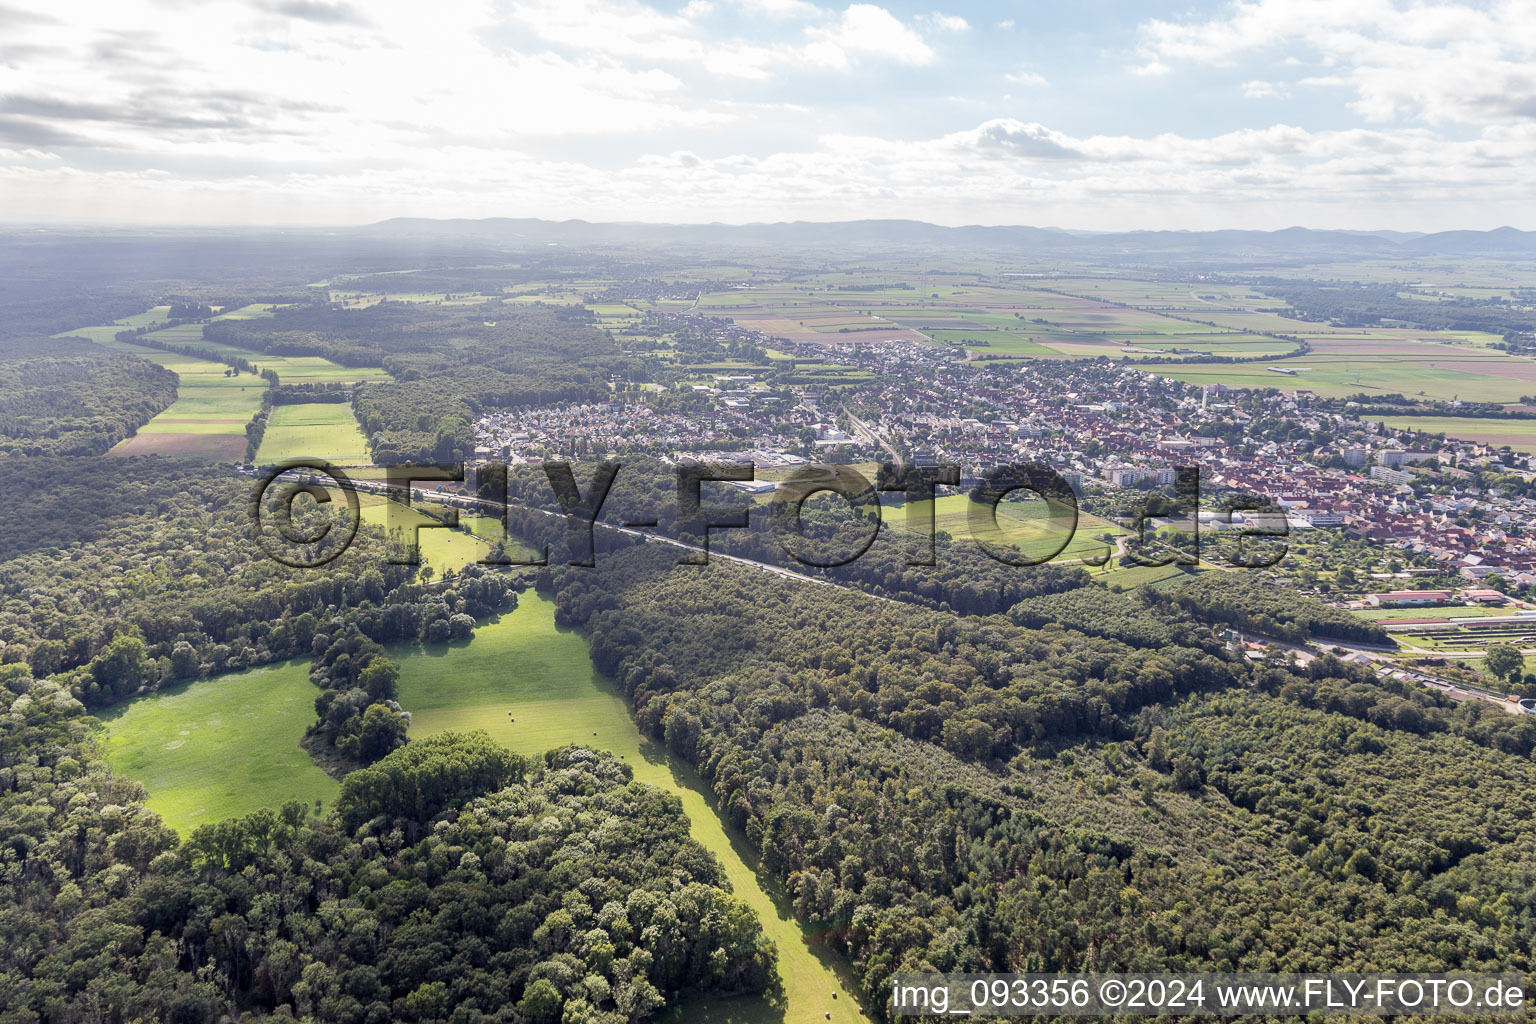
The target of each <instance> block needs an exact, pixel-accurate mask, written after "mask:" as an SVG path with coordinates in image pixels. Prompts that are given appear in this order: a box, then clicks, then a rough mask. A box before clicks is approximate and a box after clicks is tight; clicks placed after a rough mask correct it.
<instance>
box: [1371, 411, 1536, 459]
mask: <svg viewBox="0 0 1536 1024" xmlns="http://www.w3.org/2000/svg"><path fill="white" fill-rule="evenodd" d="M1373 419H1375V420H1376V422H1378V423H1381V424H1384V425H1385V426H1388V427H1391V428H1393V429H1394V430H1419V431H1423V432H1424V433H1427V434H1444V435H1445V436H1446V437H1451V438H1456V439H1458V440H1462V441H1475V442H1477V443H1478V444H1487V445H1492V446H1494V447H1496V448H1502V447H1504V446H1506V445H1507V446H1509V447H1510V448H1513V449H1514V450H1515V451H1517V452H1536V420H1524V419H1486V418H1482V417H1472V416H1384V417H1373Z"/></svg>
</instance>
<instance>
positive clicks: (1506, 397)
mask: <svg viewBox="0 0 1536 1024" xmlns="http://www.w3.org/2000/svg"><path fill="white" fill-rule="evenodd" d="M1270 365H1274V366H1283V367H1286V368H1287V369H1292V370H1294V371H1295V372H1294V373H1290V374H1281V373H1275V372H1274V371H1272V370H1270V369H1268V366H1270ZM1156 372H1157V373H1158V374H1159V375H1161V376H1164V377H1170V378H1172V379H1174V380H1182V381H1187V382H1189V383H1191V384H1223V385H1225V386H1227V387H1230V388H1280V389H1283V390H1286V391H1295V390H1303V391H1310V392H1312V393H1313V394H1316V395H1319V396H1321V397H1323V398H1347V397H1349V396H1351V395H1357V394H1365V395H1375V394H1379V395H1387V394H1400V395H1406V396H1408V397H1410V398H1428V399H1435V400H1439V401H1452V400H1454V399H1458V398H1459V399H1462V400H1464V401H1474V402H1504V403H1512V402H1518V401H1519V400H1520V397H1521V396H1522V395H1526V394H1530V393H1531V392H1532V391H1533V390H1536V388H1533V383H1536V361H1533V360H1529V359H1519V358H1517V357H1514V356H1506V355H1502V354H1490V355H1487V356H1483V357H1477V358H1464V357H1457V358H1455V359H1445V358H1437V359H1425V360H1424V361H1422V362H1421V361H1415V360H1414V358H1413V356H1411V355H1408V356H1405V354H1404V353H1402V352H1401V351H1399V352H1398V353H1397V354H1395V355H1394V354H1393V353H1392V352H1389V351H1386V350H1385V349H1384V350H1383V351H1381V352H1380V353H1379V354H1374V355H1328V354H1324V353H1323V352H1321V351H1320V350H1319V349H1314V350H1313V351H1312V352H1310V353H1308V354H1307V355H1305V356H1300V357H1296V358H1293V359H1290V360H1287V361H1285V362H1276V363H1273V364H1266V363H1263V362H1255V363H1237V364H1231V363H1198V362H1196V363H1181V364H1179V365H1177V366H1159V367H1157V369H1156ZM1527 377H1530V379H1526V378H1527ZM1490 422H1497V421H1490Z"/></svg>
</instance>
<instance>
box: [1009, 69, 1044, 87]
mask: <svg viewBox="0 0 1536 1024" xmlns="http://www.w3.org/2000/svg"><path fill="white" fill-rule="evenodd" d="M1003 81H1005V82H1012V83H1013V84H1014V85H1028V86H1037V85H1045V84H1047V83H1046V80H1045V76H1044V75H1042V74H1040V73H1039V72H1036V71H1010V72H1008V73H1007V74H1005V75H1003Z"/></svg>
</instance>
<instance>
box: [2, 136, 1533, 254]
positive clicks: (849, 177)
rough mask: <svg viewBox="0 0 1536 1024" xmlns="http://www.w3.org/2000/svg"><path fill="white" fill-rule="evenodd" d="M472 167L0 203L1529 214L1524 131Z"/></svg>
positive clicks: (949, 141)
mask: <svg viewBox="0 0 1536 1024" xmlns="http://www.w3.org/2000/svg"><path fill="white" fill-rule="evenodd" d="M486 157H487V153H486V150H485V149H484V148H482V147H480V146H478V145H447V146H445V147H443V148H441V149H440V150H432V151H425V150H417V151H416V159H415V160H414V161H412V162H411V163H409V164H401V163H395V162H393V161H390V160H378V161H374V162H373V163H371V164H370V165H369V166H366V167H363V168H361V169H355V170H347V171H345V172H343V171H341V170H336V169H331V170H327V169H324V168H301V167H291V168H286V169H284V170H282V171H280V172H279V173H275V174H269V175H257V174H251V175H244V176H233V177H228V178H222V179H208V178H198V177H195V176H184V175H178V174H172V173H167V172H164V171H160V172H155V171H152V170H149V169H141V170H134V171H84V170H81V169H79V168H73V167H59V166H56V165H55V166H51V167H50V166H47V165H44V164H41V163H37V162H34V163H31V164H20V163H3V162H0V195H5V196H6V197H7V203H8V204H15V206H14V207H13V209H19V210H28V211H36V210H39V209H48V208H49V207H48V204H56V203H57V201H58V200H57V196H58V195H60V194H61V192H63V191H66V190H67V191H68V192H69V193H70V195H71V196H72V197H73V199H72V202H73V203H74V205H73V206H72V207H71V209H74V210H89V209H92V208H94V206H93V204H97V203H99V204H101V205H102V206H103V207H110V208H112V209H115V210H117V211H119V214H118V215H119V217H120V216H121V215H122V214H121V211H123V210H131V211H133V213H135V214H138V215H141V216H144V217H145V218H147V219H157V218H160V217H166V216H170V217H172V218H174V219H187V218H190V217H197V216H202V217H207V216H209V215H210V214H211V212H214V211H220V210H222V211H226V212H225V213H224V217H225V218H227V217H228V213H227V211H228V210H231V209H238V210H242V211H251V210H259V211H262V212H263V214H264V215H266V216H267V217H274V216H275V213H274V211H288V217H289V219H307V220H317V221H320V222H332V223H334V222H336V221H337V220H348V219H350V220H362V221H366V220H375V219H378V218H381V217H384V216H389V215H393V214H397V213H412V214H417V215H427V216H432V215H436V216H489V215H495V214H503V215H538V216H550V217H585V218H588V219H637V220H663V221H664V220H686V221H700V220H715V219H718V220H725V221H734V222H741V221H747V220H778V219H792V218H806V219H843V218H848V217H860V216H876V217H878V216H918V217H923V218H926V219H933V220H938V221H941V222H948V223H975V222H978V221H982V222H990V223H1042V222H1049V221H1053V220H1066V221H1069V222H1071V223H1074V224H1079V225H1083V226H1088V227H1113V228H1127V227H1193V226H1230V225H1231V224H1232V223H1234V222H1242V223H1247V224H1250V225H1255V226H1271V227H1280V226H1286V224H1289V223H1295V222H1298V221H1300V222H1307V221H1310V222H1312V223H1320V224H1325V225H1329V226H1352V227H1379V226H1381V223H1382V221H1381V219H1380V214H1379V212H1373V211H1379V210H1381V209H1382V208H1384V206H1389V207H1390V209H1391V210H1392V211H1393V220H1392V222H1393V223H1394V224H1423V223H1425V220H1424V219H1423V218H1421V217H1419V216H1417V213H1418V211H1425V217H1440V218H1445V217H1447V216H1456V217H1458V219H1459V221H1460V223H1461V224H1463V225H1466V224H1476V225H1478V226H1495V225H1496V224H1497V223H1498V222H1500V221H1501V220H1508V219H1509V214H1510V211H1511V210H1515V209H1519V208H1520V207H1521V204H1522V203H1527V202H1528V200H1529V198H1530V193H1531V186H1530V184H1529V183H1528V182H1527V180H1526V178H1527V175H1526V174H1525V170H1524V169H1525V168H1526V167H1528V166H1529V165H1530V163H1531V161H1532V160H1533V159H1536V126H1533V125H1518V126H1507V127H1504V128H1500V129H1496V130H1490V131H1488V132H1485V133H1483V134H1482V135H1481V136H1479V137H1477V138H1475V139H1471V140H1466V141H1449V142H1448V141H1446V140H1443V139H1438V138H1437V137H1435V136H1434V135H1433V134H1431V133H1430V130H1429V129H1427V128H1397V129H1391V130H1365V129H1355V130H1350V131H1337V132H1309V131H1306V130H1304V129H1302V128H1298V127H1295V126H1290V125H1273V126H1270V127H1268V128H1261V129H1248V130H1243V131H1237V132H1230V133H1225V134H1222V135H1217V136H1210V137H1198V136H1184V135H1175V134H1161V135H1156V136H1152V137H1134V136H1082V137H1078V136H1073V135H1070V134H1068V133H1065V132H1061V131H1058V130H1056V129H1053V128H1050V127H1048V126H1045V125H1041V124H1037V123H1031V122H1020V121H1016V120H1012V119H997V120H993V121H988V122H984V123H982V124H980V125H978V126H976V127H975V128H970V129H966V130H962V131H957V132H951V133H948V134H944V135H939V136H935V137H932V138H926V139H918V140H915V141H903V140H899V139H892V138H886V137H881V136H868V137H855V136H849V135H826V136H823V137H821V138H819V139H817V140H816V142H815V144H814V145H810V146H807V147H804V148H800V149H790V150H784V151H780V152H775V153H770V154H768V155H752V154H747V153H740V152H737V153H730V154H727V155H722V156H713V157H711V156H708V155H706V154H702V153H701V152H700V151H698V150H697V149H691V148H678V149H669V150H666V151H663V152H657V153H654V154H651V155H646V156H641V157H639V158H636V159H634V160H631V161H629V162H626V163H623V164H622V165H620V166H617V167H613V168H603V169H599V168H597V167H593V166H590V165H588V164H584V163H582V162H580V161H575V160H560V159H552V158H548V157H539V156H537V155H534V154H532V153H529V152H525V151H520V150H515V149H513V150H506V151H503V152H500V153H499V154H498V155H497V157H496V158H495V159H487V158H486ZM983 210H984V211H985V214H984V215H982V216H978V211H983ZM338 211H339V212H338ZM1444 211H1452V213H1449V214H1448V213H1446V212H1444ZM278 219H281V218H278ZM1445 226H1448V225H1445Z"/></svg>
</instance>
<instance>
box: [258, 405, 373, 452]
mask: <svg viewBox="0 0 1536 1024" xmlns="http://www.w3.org/2000/svg"><path fill="white" fill-rule="evenodd" d="M299 458H308V459H325V460H327V461H329V462H333V463H335V464H336V465H339V466H355V465H365V464H367V463H368V461H369V455H368V439H367V438H365V437H364V436H363V432H362V430H361V429H360V428H359V427H358V425H357V417H356V416H354V415H353V414H352V406H351V405H349V404H347V403H346V402H306V403H304V404H302V405H278V406H274V407H273V409H272V411H271V412H270V413H269V414H268V416H267V429H266V431H265V433H263V434H262V437H261V448H260V449H258V450H257V452H256V462H257V463H258V464H264V463H269V462H277V461H279V460H281V459H299Z"/></svg>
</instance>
